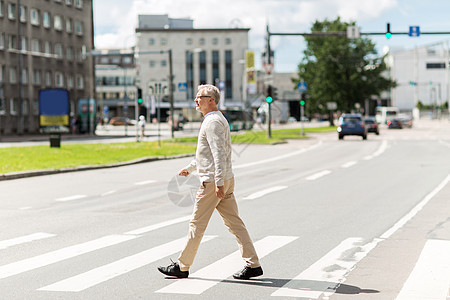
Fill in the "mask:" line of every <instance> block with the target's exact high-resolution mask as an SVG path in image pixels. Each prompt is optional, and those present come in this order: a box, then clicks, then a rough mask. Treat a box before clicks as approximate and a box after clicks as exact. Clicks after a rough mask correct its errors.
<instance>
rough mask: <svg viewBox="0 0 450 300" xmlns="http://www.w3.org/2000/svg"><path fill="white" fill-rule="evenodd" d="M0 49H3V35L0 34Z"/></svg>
mask: <svg viewBox="0 0 450 300" xmlns="http://www.w3.org/2000/svg"><path fill="white" fill-rule="evenodd" d="M0 49H5V34H4V33H0Z"/></svg>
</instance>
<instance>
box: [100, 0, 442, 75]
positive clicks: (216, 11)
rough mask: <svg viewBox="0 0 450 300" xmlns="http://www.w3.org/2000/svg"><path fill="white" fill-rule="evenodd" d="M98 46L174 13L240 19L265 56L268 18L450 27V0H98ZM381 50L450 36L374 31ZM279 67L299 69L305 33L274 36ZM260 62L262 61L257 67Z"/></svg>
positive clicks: (283, 26) (287, 24)
mask: <svg viewBox="0 0 450 300" xmlns="http://www.w3.org/2000/svg"><path fill="white" fill-rule="evenodd" d="M93 1H94V22H95V24H94V26H95V30H94V32H95V45H96V47H97V48H122V47H130V46H132V45H134V28H135V26H136V24H137V15H138V14H168V15H169V17H172V18H191V19H193V20H194V27H196V28H227V27H229V26H230V24H231V23H232V22H235V20H236V19H237V20H239V23H240V24H242V27H245V28H251V30H250V32H249V48H250V49H251V50H254V51H256V54H257V56H256V57H259V55H260V51H261V50H262V48H263V47H264V34H265V26H266V23H267V22H269V26H270V30H271V31H272V32H310V28H311V25H312V23H313V22H314V21H315V20H324V19H325V18H328V19H335V18H336V17H337V16H340V17H341V19H342V20H343V21H356V23H357V25H358V26H359V27H360V30H361V32H383V31H385V29H386V23H387V22H389V23H390V24H391V31H393V32H396V31H401V32H406V31H408V29H409V26H420V30H421V31H422V32H424V31H428V32H430V31H447V32H450V17H449V13H450V1H448V0H421V1H419V0H246V1H242V0H228V1H223V0H164V1H161V0H127V1H124V0H93ZM370 39H371V40H372V41H373V42H374V43H375V44H376V46H377V49H378V51H379V53H382V52H383V50H384V49H385V47H391V48H392V49H394V48H395V49H397V48H399V47H402V48H405V49H410V48H413V47H415V46H425V45H428V44H431V43H435V42H438V41H443V40H450V35H427V36H425V35H423V36H421V37H414V38H413V37H408V36H396V35H394V36H393V37H392V38H391V39H390V40H388V39H386V38H385V37H384V36H370ZM272 48H273V49H274V50H275V70H276V71H277V72H295V71H296V69H297V65H298V63H299V61H300V60H301V59H302V57H303V50H304V49H305V43H304V40H303V38H302V37H273V39H272ZM258 66H260V63H259V61H257V67H258Z"/></svg>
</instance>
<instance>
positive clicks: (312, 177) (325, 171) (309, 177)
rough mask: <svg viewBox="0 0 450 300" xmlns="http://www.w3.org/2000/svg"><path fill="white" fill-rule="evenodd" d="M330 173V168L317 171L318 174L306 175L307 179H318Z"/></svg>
mask: <svg viewBox="0 0 450 300" xmlns="http://www.w3.org/2000/svg"><path fill="white" fill-rule="evenodd" d="M330 173H331V171H330V170H323V171H320V172H317V173H316V174H313V175H311V176H308V177H306V180H316V179H319V178H320V177H323V176H326V175H328V174H330Z"/></svg>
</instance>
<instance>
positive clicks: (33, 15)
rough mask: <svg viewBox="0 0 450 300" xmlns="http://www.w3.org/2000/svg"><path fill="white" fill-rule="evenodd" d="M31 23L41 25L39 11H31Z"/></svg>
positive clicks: (33, 9)
mask: <svg viewBox="0 0 450 300" xmlns="http://www.w3.org/2000/svg"><path fill="white" fill-rule="evenodd" d="M30 23H31V24H32V25H39V11H38V10H37V9H35V8H32V9H31V10H30Z"/></svg>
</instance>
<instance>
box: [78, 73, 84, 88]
mask: <svg viewBox="0 0 450 300" xmlns="http://www.w3.org/2000/svg"><path fill="white" fill-rule="evenodd" d="M77 89H79V90H82V89H84V79H83V76H81V75H77Z"/></svg>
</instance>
